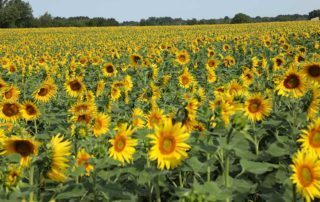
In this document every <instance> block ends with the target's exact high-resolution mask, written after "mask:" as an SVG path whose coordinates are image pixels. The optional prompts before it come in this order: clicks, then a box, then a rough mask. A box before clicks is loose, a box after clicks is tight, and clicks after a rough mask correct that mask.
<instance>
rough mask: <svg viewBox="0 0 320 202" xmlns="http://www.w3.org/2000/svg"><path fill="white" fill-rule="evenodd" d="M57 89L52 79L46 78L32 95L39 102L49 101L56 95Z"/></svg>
mask: <svg viewBox="0 0 320 202" xmlns="http://www.w3.org/2000/svg"><path fill="white" fill-rule="evenodd" d="M57 89H58V88H57V85H56V84H55V83H54V80H53V79H46V80H45V81H44V82H43V84H42V85H41V86H40V87H39V89H37V90H36V91H34V92H33V97H34V99H35V100H37V101H40V102H49V101H50V100H51V98H52V97H54V96H55V95H56V93H57Z"/></svg>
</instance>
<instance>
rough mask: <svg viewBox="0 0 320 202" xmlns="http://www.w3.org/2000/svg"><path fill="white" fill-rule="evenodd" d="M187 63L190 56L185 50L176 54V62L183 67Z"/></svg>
mask: <svg viewBox="0 0 320 202" xmlns="http://www.w3.org/2000/svg"><path fill="white" fill-rule="evenodd" d="M189 61H190V56H189V54H188V52H187V51H186V50H183V51H181V52H178V53H177V54H176V62H178V63H179V64H181V65H185V64H188V63H189Z"/></svg>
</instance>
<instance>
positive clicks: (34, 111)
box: [26, 104, 37, 115]
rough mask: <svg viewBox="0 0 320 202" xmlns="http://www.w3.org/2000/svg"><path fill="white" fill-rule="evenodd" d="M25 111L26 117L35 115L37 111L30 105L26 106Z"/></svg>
mask: <svg viewBox="0 0 320 202" xmlns="http://www.w3.org/2000/svg"><path fill="white" fill-rule="evenodd" d="M26 111H27V114H28V115H35V114H37V110H36V109H35V107H34V106H32V105H30V104H28V105H27V106H26Z"/></svg>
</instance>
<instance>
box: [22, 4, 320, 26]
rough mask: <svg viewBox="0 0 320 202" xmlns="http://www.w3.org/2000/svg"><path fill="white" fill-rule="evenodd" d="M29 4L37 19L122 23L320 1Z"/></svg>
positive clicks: (269, 12)
mask: <svg viewBox="0 0 320 202" xmlns="http://www.w3.org/2000/svg"><path fill="white" fill-rule="evenodd" d="M27 1H28V0H27ZM29 3H30V4H31V6H32V8H33V14H34V16H36V17H38V16H40V15H42V14H43V13H45V12H46V11H48V12H49V13H50V14H52V15H53V16H60V17H70V16H89V17H106V18H111V17H112V18H115V19H116V20H118V21H121V22H122V21H127V20H128V21H129V20H135V21H137V20H140V19H142V18H148V17H151V16H155V17H164V16H169V17H174V18H176V17H181V18H183V19H191V18H197V19H202V18H205V19H209V18H220V17H222V18H223V17H224V16H229V17H233V16H234V15H235V14H236V13H238V12H243V13H246V14H248V15H250V16H252V17H255V16H258V15H259V16H270V17H271V16H276V15H279V14H295V13H298V14H307V13H309V12H310V11H312V10H315V9H320V0H29Z"/></svg>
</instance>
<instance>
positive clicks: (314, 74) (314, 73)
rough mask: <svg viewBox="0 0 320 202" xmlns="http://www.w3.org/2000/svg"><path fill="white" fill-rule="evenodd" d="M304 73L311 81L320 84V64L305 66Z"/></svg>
mask: <svg viewBox="0 0 320 202" xmlns="http://www.w3.org/2000/svg"><path fill="white" fill-rule="evenodd" d="M303 73H304V74H305V75H306V76H307V78H308V79H310V80H311V81H316V82H318V83H320V63H315V62H314V63H307V64H305V65H303Z"/></svg>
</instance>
